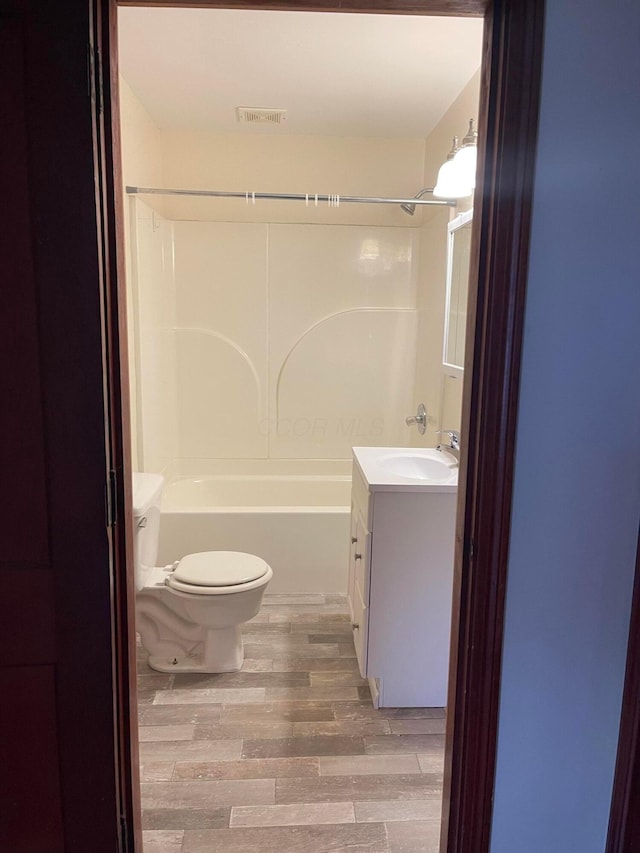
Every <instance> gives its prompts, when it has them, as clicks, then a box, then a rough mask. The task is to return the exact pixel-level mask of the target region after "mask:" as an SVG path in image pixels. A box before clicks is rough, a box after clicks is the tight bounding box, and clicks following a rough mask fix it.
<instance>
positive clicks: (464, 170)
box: [453, 118, 478, 190]
mask: <svg viewBox="0 0 640 853" xmlns="http://www.w3.org/2000/svg"><path fill="white" fill-rule="evenodd" d="M474 125H475V122H474V120H473V119H472V118H470V119H469V130H468V131H467V135H466V136H465V137H464V139H463V140H462V145H461V146H460V148H459V150H458V151H457V152H456V154H455V156H454V158H453V161H454V164H455V166H456V168H457V169H458V170H459V175H460V179H461V180H462V181H464V183H465V184H466V185H467V186H468V187H469V188H470V189H471V190H474V189H475V186H476V163H477V160H478V131H477V130H476V129H475V126H474Z"/></svg>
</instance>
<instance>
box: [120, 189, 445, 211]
mask: <svg viewBox="0 0 640 853" xmlns="http://www.w3.org/2000/svg"><path fill="white" fill-rule="evenodd" d="M126 191H127V193H128V194H129V195H189V196H200V197H206V198H243V199H244V200H245V201H246V202H247V204H249V202H251V203H252V204H253V203H254V202H255V201H256V200H257V199H258V200H259V199H278V200H280V201H304V202H305V203H306V204H312V205H314V206H315V205H317V204H319V203H320V202H327V203H328V204H329V206H330V207H340V205H341V204H342V203H343V202H344V203H355V204H416V205H418V204H419V205H423V204H425V205H438V206H440V207H442V206H445V207H455V206H456V203H455V201H449V200H447V199H435V198H434V199H430V198H428V199H424V198H379V197H377V196H375V197H371V198H368V197H366V196H359V195H326V194H324V193H323V194H320V193H317V194H316V193H254V192H227V191H225V190H172V189H158V188H157V187H126ZM429 192H433V190H429Z"/></svg>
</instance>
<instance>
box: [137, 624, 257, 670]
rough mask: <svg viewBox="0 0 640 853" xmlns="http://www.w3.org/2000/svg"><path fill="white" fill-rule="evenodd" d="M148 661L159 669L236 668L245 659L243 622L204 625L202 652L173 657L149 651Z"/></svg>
mask: <svg viewBox="0 0 640 853" xmlns="http://www.w3.org/2000/svg"><path fill="white" fill-rule="evenodd" d="M148 663H149V666H150V667H151V668H152V669H155V670H157V672H209V673H212V674H215V673H218V672H237V671H238V670H239V669H241V668H242V664H243V663H244V646H243V643H242V634H241V633H240V626H238V625H232V626H231V627H228V628H207V629H205V636H204V642H203V644H202V654H193V655H185V656H184V657H174V658H168V657H161V656H158V655H149V661H148Z"/></svg>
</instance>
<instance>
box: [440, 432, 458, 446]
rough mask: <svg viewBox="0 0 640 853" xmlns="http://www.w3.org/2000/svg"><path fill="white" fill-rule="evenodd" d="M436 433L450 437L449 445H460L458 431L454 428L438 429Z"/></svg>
mask: <svg viewBox="0 0 640 853" xmlns="http://www.w3.org/2000/svg"><path fill="white" fill-rule="evenodd" d="M436 434H437V435H448V436H449V438H450V439H451V444H450V447H454V448H458V447H460V433H459V432H458V430H456V429H439V430H436Z"/></svg>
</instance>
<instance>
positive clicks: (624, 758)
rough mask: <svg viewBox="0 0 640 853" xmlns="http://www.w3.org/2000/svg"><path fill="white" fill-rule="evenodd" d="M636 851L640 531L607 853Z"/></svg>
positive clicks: (639, 828) (639, 818)
mask: <svg viewBox="0 0 640 853" xmlns="http://www.w3.org/2000/svg"><path fill="white" fill-rule="evenodd" d="M636 850H640V533H639V534H638V548H637V551H636V575H635V581H634V585H633V599H632V603H631V622H630V626H629V642H628V645H627V667H626V674H625V681H624V694H623V697H622V714H621V717H620V735H619V739H618V757H617V760H616V770H615V776H614V781H613V796H612V798H611V813H610V817H609V833H608V837H607V847H606V851H605V853H635V851H636Z"/></svg>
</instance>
